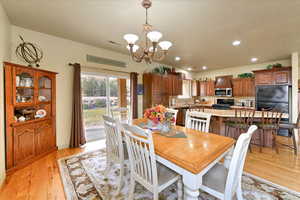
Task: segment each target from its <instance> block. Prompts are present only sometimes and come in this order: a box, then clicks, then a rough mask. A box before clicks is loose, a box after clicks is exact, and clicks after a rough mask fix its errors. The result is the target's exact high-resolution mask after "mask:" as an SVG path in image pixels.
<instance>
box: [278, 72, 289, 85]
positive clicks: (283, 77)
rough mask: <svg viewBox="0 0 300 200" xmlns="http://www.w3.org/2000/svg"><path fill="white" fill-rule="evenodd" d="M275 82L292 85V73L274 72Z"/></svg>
mask: <svg viewBox="0 0 300 200" xmlns="http://www.w3.org/2000/svg"><path fill="white" fill-rule="evenodd" d="M274 81H275V84H290V83H291V73H290V71H278V72H274Z"/></svg>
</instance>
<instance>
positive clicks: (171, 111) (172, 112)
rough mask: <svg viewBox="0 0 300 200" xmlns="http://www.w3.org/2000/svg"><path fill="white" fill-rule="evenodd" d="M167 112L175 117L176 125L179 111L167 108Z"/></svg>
mask: <svg viewBox="0 0 300 200" xmlns="http://www.w3.org/2000/svg"><path fill="white" fill-rule="evenodd" d="M167 112H168V113H171V114H172V115H173V117H174V123H173V125H176V120H177V114H178V110H175V109H172V108H167Z"/></svg>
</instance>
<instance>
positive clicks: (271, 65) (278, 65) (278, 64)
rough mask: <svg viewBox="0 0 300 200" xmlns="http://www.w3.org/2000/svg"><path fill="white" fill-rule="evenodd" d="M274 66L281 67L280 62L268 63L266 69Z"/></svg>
mask: <svg viewBox="0 0 300 200" xmlns="http://www.w3.org/2000/svg"><path fill="white" fill-rule="evenodd" d="M274 67H277V68H280V67H282V64H280V63H275V64H270V65H268V66H267V69H273V68H274Z"/></svg>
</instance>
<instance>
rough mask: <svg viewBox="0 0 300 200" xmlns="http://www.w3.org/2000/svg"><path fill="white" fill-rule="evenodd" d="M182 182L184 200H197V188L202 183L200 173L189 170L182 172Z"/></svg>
mask: <svg viewBox="0 0 300 200" xmlns="http://www.w3.org/2000/svg"><path fill="white" fill-rule="evenodd" d="M182 176H183V184H184V200H198V197H199V194H200V193H199V189H200V185H201V184H202V175H199V174H197V175H196V174H192V173H190V172H187V171H186V172H184V173H183V175H182Z"/></svg>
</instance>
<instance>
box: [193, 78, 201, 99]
mask: <svg viewBox="0 0 300 200" xmlns="http://www.w3.org/2000/svg"><path fill="white" fill-rule="evenodd" d="M198 82H199V81H197V80H191V86H192V96H193V97H195V96H199V95H200V90H199V89H198V88H199V84H198Z"/></svg>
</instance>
